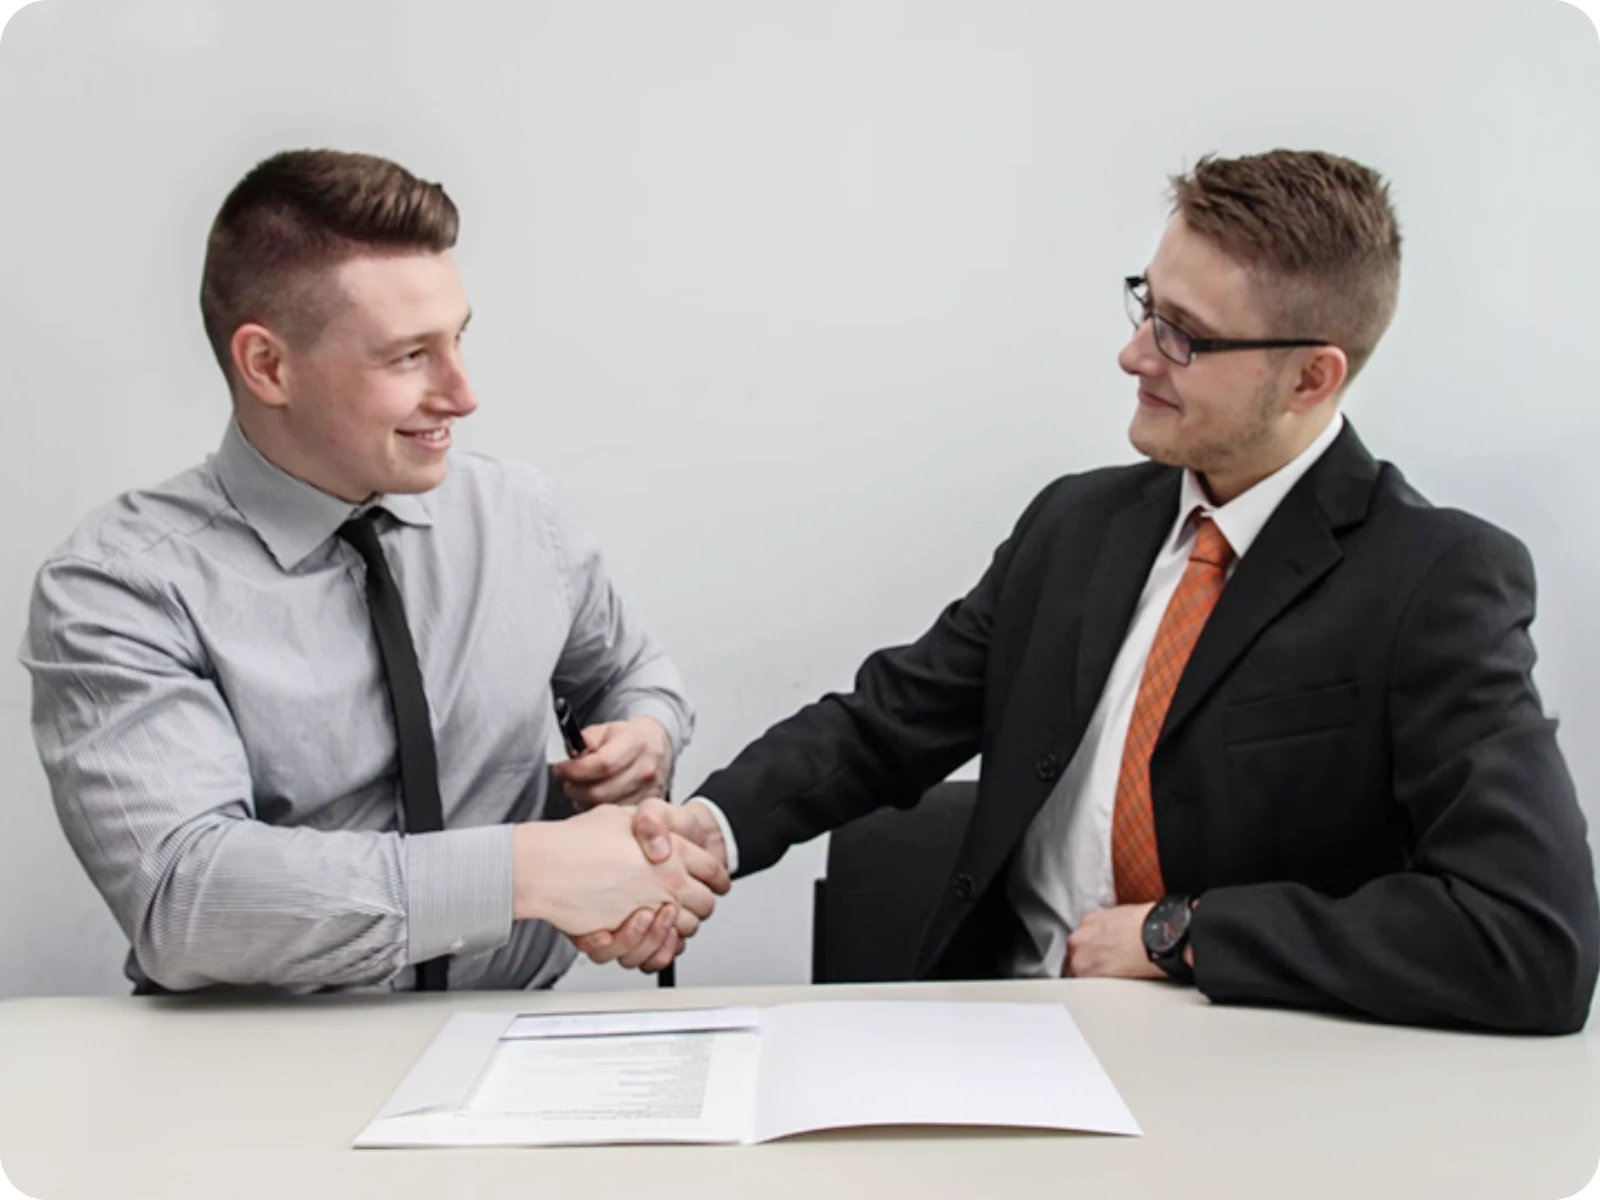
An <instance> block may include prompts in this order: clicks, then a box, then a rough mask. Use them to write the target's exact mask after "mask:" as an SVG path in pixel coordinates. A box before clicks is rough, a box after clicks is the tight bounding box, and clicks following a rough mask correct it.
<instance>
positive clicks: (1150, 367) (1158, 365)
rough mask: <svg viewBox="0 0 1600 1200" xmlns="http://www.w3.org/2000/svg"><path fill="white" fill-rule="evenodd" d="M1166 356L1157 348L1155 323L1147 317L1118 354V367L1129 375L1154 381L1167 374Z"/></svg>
mask: <svg viewBox="0 0 1600 1200" xmlns="http://www.w3.org/2000/svg"><path fill="white" fill-rule="evenodd" d="M1166 362H1167V358H1166V355H1164V354H1162V353H1161V351H1160V350H1158V349H1157V348H1156V327H1155V323H1154V322H1153V321H1151V320H1150V318H1149V317H1146V318H1145V319H1144V321H1142V322H1141V323H1140V325H1139V328H1137V329H1135V330H1134V331H1133V336H1132V337H1131V338H1129V339H1128V343H1127V345H1125V346H1123V347H1122V350H1121V351H1120V352H1119V353H1118V354H1117V365H1118V366H1119V367H1121V368H1122V369H1123V371H1125V372H1126V373H1127V374H1129V375H1137V376H1139V377H1140V378H1142V379H1154V378H1156V377H1158V376H1161V375H1164V374H1166Z"/></svg>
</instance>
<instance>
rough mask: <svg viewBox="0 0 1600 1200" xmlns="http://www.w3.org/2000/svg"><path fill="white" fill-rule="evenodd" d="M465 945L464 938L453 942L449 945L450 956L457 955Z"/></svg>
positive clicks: (465, 940)
mask: <svg viewBox="0 0 1600 1200" xmlns="http://www.w3.org/2000/svg"><path fill="white" fill-rule="evenodd" d="M466 944H467V939H466V938H457V939H456V940H455V941H453V942H451V943H450V953H451V954H456V953H458V952H459V951H460V950H461V947H463V946H465V945H466Z"/></svg>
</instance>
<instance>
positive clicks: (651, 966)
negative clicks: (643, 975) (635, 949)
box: [639, 933, 688, 975]
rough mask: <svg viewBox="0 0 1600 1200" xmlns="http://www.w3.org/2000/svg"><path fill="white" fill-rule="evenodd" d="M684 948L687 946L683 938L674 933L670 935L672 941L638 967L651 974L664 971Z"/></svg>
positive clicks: (679, 955)
mask: <svg viewBox="0 0 1600 1200" xmlns="http://www.w3.org/2000/svg"><path fill="white" fill-rule="evenodd" d="M686 949H688V947H687V946H685V945H684V942H683V939H682V938H681V937H679V936H678V935H677V934H676V933H674V934H673V935H672V941H671V942H670V943H668V944H667V945H666V946H663V947H662V948H661V950H660V952H659V953H657V954H656V956H655V957H654V958H652V959H650V961H649V962H647V963H645V964H644V966H642V967H640V968H639V969H640V970H641V971H646V972H649V973H650V974H652V975H654V974H655V973H656V972H657V971H665V970H666V969H667V968H668V967H670V966H671V965H672V964H673V963H674V962H675V961H676V960H677V959H678V958H679V957H681V956H682V954H683V952H684V951H685V950H686Z"/></svg>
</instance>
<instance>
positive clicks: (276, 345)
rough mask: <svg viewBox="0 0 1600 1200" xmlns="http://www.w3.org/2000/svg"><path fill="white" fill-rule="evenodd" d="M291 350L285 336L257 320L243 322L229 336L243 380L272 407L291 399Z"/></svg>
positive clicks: (235, 366)
mask: <svg viewBox="0 0 1600 1200" xmlns="http://www.w3.org/2000/svg"><path fill="white" fill-rule="evenodd" d="M287 350H288V347H287V346H285V345H284V341H283V339H282V338H281V337H279V336H278V335H277V334H275V333H273V332H272V330H270V329H268V328H267V327H266V326H265V325H259V324H255V323H254V322H248V323H246V324H244V325H241V326H239V328H237V329H235V330H234V331H233V336H232V337H231V338H229V339H228V355H229V357H230V358H232V360H233V370H234V373H235V374H236V375H237V376H238V377H239V382H240V383H241V384H243V385H244V389H245V391H247V392H249V393H250V394H251V395H252V396H254V397H255V398H256V399H257V400H259V401H260V402H261V403H262V404H265V405H266V406H267V407H268V408H283V407H285V406H286V405H287V404H288V403H289V390H288V364H287V359H288V354H287Z"/></svg>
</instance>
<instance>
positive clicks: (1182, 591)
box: [1111, 509, 1233, 904]
mask: <svg viewBox="0 0 1600 1200" xmlns="http://www.w3.org/2000/svg"><path fill="white" fill-rule="evenodd" d="M1195 513H1196V516H1195V522H1196V528H1195V536H1194V549H1193V550H1191V551H1190V553H1189V565H1188V566H1187V567H1186V568H1184V572H1183V578H1182V579H1181V580H1179V581H1178V590H1177V591H1175V592H1173V593H1172V599H1171V600H1170V601H1168V603H1167V611H1166V612H1165V613H1163V614H1162V617H1161V626H1160V628H1158V629H1157V630H1156V640H1155V643H1154V644H1153V645H1152V646H1151V647H1150V657H1149V659H1147V660H1146V662H1145V665H1144V678H1143V679H1142V680H1140V682H1139V696H1138V699H1137V700H1135V701H1134V704H1133V720H1132V721H1130V722H1129V724H1128V740H1127V741H1126V742H1125V743H1123V747H1122V770H1121V772H1120V773H1119V774H1118V775H1117V806H1116V810H1115V812H1114V813H1113V815H1112V818H1111V871H1112V878H1113V879H1114V880H1115V882H1116V888H1117V903H1118V904H1140V903H1145V902H1147V901H1151V900H1159V899H1161V897H1162V896H1163V895H1165V894H1166V887H1165V885H1164V884H1163V883H1162V881H1161V859H1160V856H1159V855H1158V854H1157V853H1156V826H1155V817H1154V815H1153V814H1152V812H1151V807H1150V753H1151V751H1152V750H1154V749H1155V745H1156V737H1157V735H1158V734H1160V732H1161V724H1162V722H1163V721H1165V720H1166V719H1167V709H1168V708H1169V707H1171V705H1172V694H1173V693H1174V692H1175V691H1177V690H1178V679H1179V677H1180V676H1182V674H1183V668H1184V664H1185V663H1187V662H1188V661H1189V653H1190V651H1192V650H1193V649H1194V644H1195V642H1196V641H1198V640H1199V638H1200V631H1201V630H1202V629H1204V628H1205V624H1206V618H1207V617H1209V616H1210V615H1211V610H1212V609H1213V608H1215V607H1216V606H1217V599H1218V597H1220V596H1221V595H1222V586H1223V584H1224V583H1226V582H1227V580H1228V564H1229V563H1230V562H1232V561H1233V547H1231V546H1229V545H1228V539H1227V538H1225V537H1223V536H1222V531H1221V530H1220V529H1218V528H1217V526H1216V523H1215V522H1214V521H1212V520H1211V518H1210V517H1207V516H1204V515H1200V512H1199V510H1198V509H1196V510H1195Z"/></svg>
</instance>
